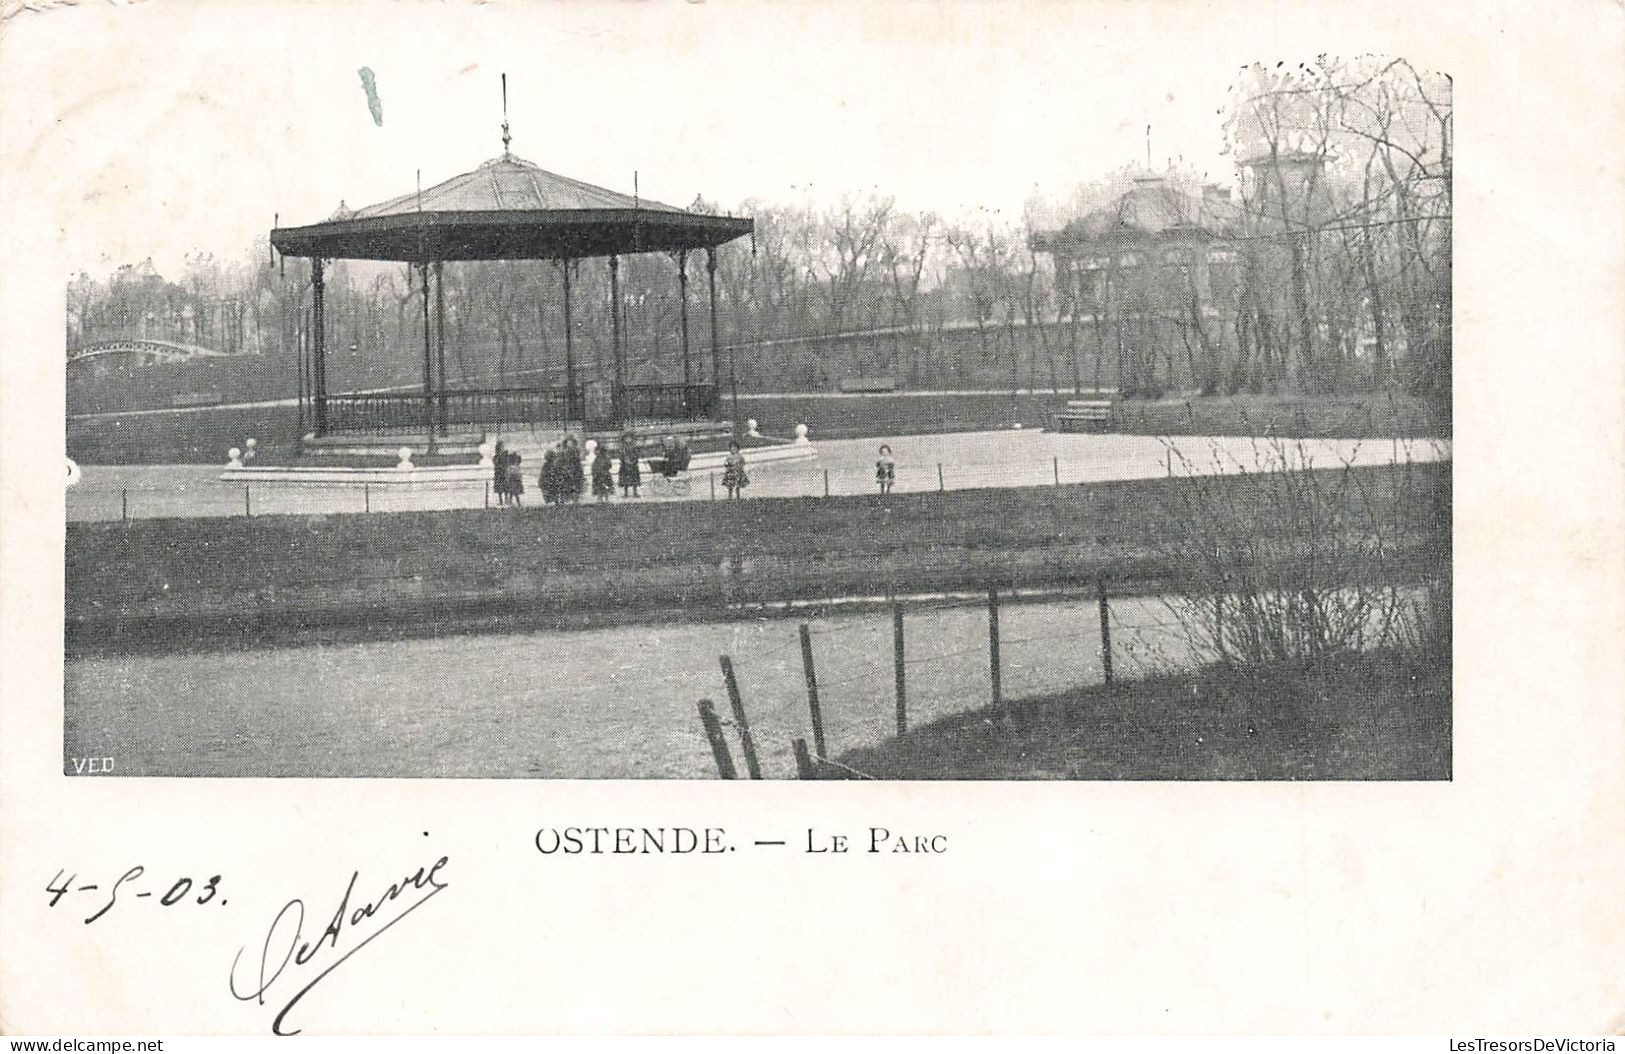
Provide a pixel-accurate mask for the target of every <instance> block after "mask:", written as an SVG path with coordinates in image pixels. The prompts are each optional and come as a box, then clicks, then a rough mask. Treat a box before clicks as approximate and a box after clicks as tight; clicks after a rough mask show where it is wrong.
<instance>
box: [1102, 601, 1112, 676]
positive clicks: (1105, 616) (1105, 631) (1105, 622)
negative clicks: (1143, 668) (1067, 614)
mask: <svg viewBox="0 0 1625 1054" xmlns="http://www.w3.org/2000/svg"><path fill="white" fill-rule="evenodd" d="M1100 668H1101V670H1102V671H1104V673H1105V674H1106V683H1107V684H1111V683H1112V613H1111V606H1110V602H1109V601H1107V599H1106V583H1105V582H1104V581H1102V582H1101V583H1100Z"/></svg>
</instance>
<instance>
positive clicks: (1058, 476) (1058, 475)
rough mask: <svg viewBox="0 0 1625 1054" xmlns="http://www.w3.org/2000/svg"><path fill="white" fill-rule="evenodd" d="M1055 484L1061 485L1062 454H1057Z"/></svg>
mask: <svg viewBox="0 0 1625 1054" xmlns="http://www.w3.org/2000/svg"><path fill="white" fill-rule="evenodd" d="M1055 485H1056V486H1057V487H1059V486H1060V485H1061V455H1059V454H1057V455H1055Z"/></svg>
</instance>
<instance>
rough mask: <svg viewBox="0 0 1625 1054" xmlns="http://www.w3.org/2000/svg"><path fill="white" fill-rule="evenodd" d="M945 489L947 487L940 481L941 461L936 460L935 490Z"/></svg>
mask: <svg viewBox="0 0 1625 1054" xmlns="http://www.w3.org/2000/svg"><path fill="white" fill-rule="evenodd" d="M947 489H948V488H947V486H946V485H945V484H944V483H943V482H942V462H940V461H938V462H937V490H939V491H944V490H947Z"/></svg>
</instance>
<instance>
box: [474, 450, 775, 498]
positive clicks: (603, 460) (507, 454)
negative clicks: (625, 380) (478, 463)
mask: <svg viewBox="0 0 1625 1054" xmlns="http://www.w3.org/2000/svg"><path fill="white" fill-rule="evenodd" d="M640 458H641V451H640V449H639V445H638V437H637V435H636V434H635V433H633V432H627V433H625V434H624V435H622V436H621V439H620V445H619V450H618V451H617V453H616V454H615V455H614V456H611V454H610V453H609V451H608V449H607V448H606V447H604V446H602V445H600V446H598V447H597V449H596V451H595V452H594V453H593V454H592V455H591V456H590V458H589V457H585V456H584V455H583V451H582V446H581V442H580V440H578V439H577V438H576V437H575V436H574V435H567V436H565V437H564V438H562V439H560V440H559V441H558V442H557V443H555V444H553V445H552V446H550V447H548V448H547V450H546V451H545V452H544V453H543V454H542V470H541V474H540V475H539V476H538V477H537V484H538V485H539V486H540V488H541V491H542V501H543V502H545V503H547V504H549V505H554V504H562V503H568V502H576V501H580V500H581V496H582V494H583V492H584V491H585V490H586V487H587V485H588V483H589V481H590V483H591V486H592V494H593V497H595V498H597V499H598V500H599V501H601V502H604V501H609V500H610V498H612V497H614V496H615V487H616V485H617V484H619V486H620V488H621V496H622V497H625V498H638V497H642V490H641V488H642V486H643V469H642V465H641V464H640ZM690 458H691V454H690V452H689V448H688V442H687V441H686V440H685V439H683V438H682V437H681V436H675V435H669V436H667V437H666V438H665V439H664V440H663V441H662V442H661V444H660V451H659V454H658V456H655V457H651V458H650V459H649V465H650V468H652V469H653V470H654V471H655V472H658V473H660V474H661V475H662V476H665V477H667V478H668V479H673V478H676V477H677V476H678V475H680V474H681V473H683V472H685V471H687V470H688V464H689V460H690ZM522 460H523V459H522V458H521V457H520V455H519V454H518V453H517V452H516V451H513V450H509V449H508V447H507V444H505V443H498V444H497V445H496V451H495V453H494V454H493V455H492V457H491V464H492V472H493V474H494V480H493V489H495V490H496V493H497V500H498V502H499V503H500V504H502V505H512V506H518V505H521V504H523V495H524V493H525V481H524V476H523V474H522V472H521V470H520V467H519V466H520V462H521V461H522ZM617 463H618V466H617ZM749 483H750V478H749V477H748V476H747V475H746V474H745V457H744V455H743V454H742V453H741V452H740V449H739V443H738V442H732V443H730V444H729V445H728V456H727V459H726V460H725V461H724V463H723V473H722V485H723V487H724V488H726V489H727V491H728V497H730V498H737V497H739V496H740V495H741V493H742V492H743V491H744V488H745V487H746V486H747V485H748V484H749Z"/></svg>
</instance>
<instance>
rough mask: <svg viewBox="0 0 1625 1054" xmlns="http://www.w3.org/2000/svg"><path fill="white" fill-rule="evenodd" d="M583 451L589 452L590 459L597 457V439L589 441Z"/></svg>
mask: <svg viewBox="0 0 1625 1054" xmlns="http://www.w3.org/2000/svg"><path fill="white" fill-rule="evenodd" d="M582 449H583V450H585V451H586V452H587V457H588V458H593V457H596V456H597V454H598V440H596V439H589V440H587V445H586V446H585V447H583V448H582Z"/></svg>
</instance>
